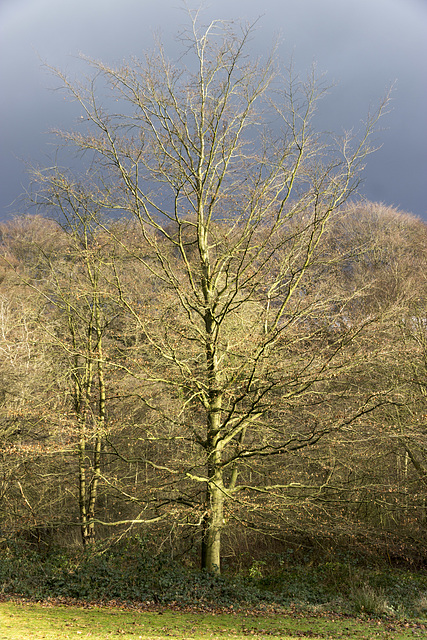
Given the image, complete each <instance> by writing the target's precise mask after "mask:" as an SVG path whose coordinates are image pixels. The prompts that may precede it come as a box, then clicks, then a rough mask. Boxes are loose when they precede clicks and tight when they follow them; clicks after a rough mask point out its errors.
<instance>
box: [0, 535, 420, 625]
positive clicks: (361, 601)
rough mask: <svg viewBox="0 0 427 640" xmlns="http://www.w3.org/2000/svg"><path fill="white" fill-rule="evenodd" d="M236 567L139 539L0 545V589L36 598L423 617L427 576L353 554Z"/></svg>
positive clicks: (278, 560) (0, 590)
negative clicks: (212, 568)
mask: <svg viewBox="0 0 427 640" xmlns="http://www.w3.org/2000/svg"><path fill="white" fill-rule="evenodd" d="M273 560H274V561H273V562H271V558H270V559H269V561H268V562H267V561H257V562H253V563H252V564H251V565H250V566H248V567H247V568H246V569H244V570H241V571H240V572H238V573H234V574H231V573H228V574H225V575H212V574H209V573H207V572H204V571H196V570H194V569H189V568H186V567H184V566H182V564H179V563H177V562H174V561H172V560H171V558H170V557H169V556H167V555H158V556H153V555H151V554H150V553H148V552H147V550H146V548H145V547H144V544H143V543H142V542H141V540H140V539H139V538H137V537H135V538H132V539H129V540H127V541H126V542H124V543H121V544H117V545H115V546H112V547H110V548H108V549H100V548H94V549H92V550H91V551H90V552H85V553H83V552H75V553H71V552H65V551H63V550H60V549H56V550H50V551H49V552H48V553H41V552H40V551H38V550H35V549H34V548H29V547H28V545H25V544H23V543H20V542H17V541H14V542H11V543H9V544H7V545H5V546H4V547H3V549H2V550H0V592H1V593H3V594H20V595H22V596H24V597H28V598H34V599H46V598H52V597H54V598H58V597H61V598H77V599H79V600H92V601H94V600H97V601H100V600H101V601H102V600H103V601H110V600H121V601H125V602H126V601H143V602H152V603H159V604H164V605H167V604H172V603H173V604H178V605H180V604H182V605H195V604H196V605H200V604H202V605H203V604H205V605H215V606H217V607H231V606H233V607H234V608H236V609H237V608H240V607H242V608H244V607H248V606H249V607H258V606H262V605H266V604H276V605H279V606H289V605H291V604H293V605H295V606H301V607H308V608H310V607H312V608H316V607H317V608H322V607H323V608H325V609H330V610H340V611H342V612H344V613H350V614H369V615H376V616H386V617H390V616H395V617H400V618H402V617H405V616H408V617H410V616H416V617H421V618H425V617H426V615H427V575H426V574H425V573H420V572H418V573H415V572H411V571H407V570H402V569H392V568H380V567H373V566H363V565H361V564H358V563H356V562H352V561H351V560H349V559H347V560H342V561H335V562H318V563H317V564H313V563H309V564H294V565H292V564H289V562H285V561H283V559H281V558H280V557H276V558H274V559H273Z"/></svg>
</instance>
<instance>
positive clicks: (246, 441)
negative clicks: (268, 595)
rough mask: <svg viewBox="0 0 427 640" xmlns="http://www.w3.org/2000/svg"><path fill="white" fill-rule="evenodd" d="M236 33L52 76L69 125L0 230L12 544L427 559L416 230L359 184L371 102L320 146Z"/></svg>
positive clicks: (302, 109) (420, 260) (307, 96)
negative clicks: (361, 118) (117, 543)
mask: <svg viewBox="0 0 427 640" xmlns="http://www.w3.org/2000/svg"><path fill="white" fill-rule="evenodd" d="M250 36H251V29H246V28H243V27H242V28H240V27H239V28H238V29H236V28H235V27H233V28H232V26H230V25H227V24H223V23H219V22H218V23H213V24H212V25H210V27H208V28H207V29H204V30H201V29H200V28H199V25H198V23H197V21H195V22H193V23H192V24H191V25H190V29H189V30H188V33H186V35H185V37H184V36H183V37H182V43H183V49H184V53H183V58H182V60H181V61H180V64H179V66H174V65H173V64H172V63H171V62H170V61H169V60H168V59H167V57H166V54H165V53H164V51H163V49H162V48H161V45H160V44H159V45H158V47H157V48H156V51H155V52H154V53H152V54H148V55H147V57H146V58H145V59H143V60H142V61H132V63H129V64H127V63H126V64H125V63H124V64H123V66H121V67H117V68H112V67H109V66H107V65H104V64H103V63H101V62H98V61H88V62H87V64H88V65H89V69H90V71H91V73H92V75H91V76H89V79H88V80H87V81H78V82H77V81H76V82H75V81H72V80H70V79H69V78H68V77H66V76H65V75H64V74H63V73H62V72H60V71H56V70H53V72H54V73H55V74H56V77H57V78H58V79H59V81H60V84H61V87H62V89H63V90H64V91H65V92H66V95H67V96H68V97H71V98H72V99H74V100H75V101H77V104H78V105H79V108H80V109H81V113H82V115H81V118H80V121H79V123H78V126H77V128H76V130H74V131H71V132H57V135H58V137H59V143H58V151H57V154H56V155H55V162H53V163H52V165H51V166H50V167H49V168H40V167H35V168H33V170H32V173H33V188H32V191H31V193H29V194H28V198H29V201H30V204H31V205H32V207H33V209H32V210H30V212H29V213H27V214H26V215H22V216H19V217H16V218H15V219H13V220H11V221H9V222H4V223H2V224H1V225H0V281H1V285H0V352H1V358H0V523H1V524H0V533H1V539H2V541H3V542H4V541H6V540H8V539H9V538H11V537H22V538H25V539H26V540H28V541H31V542H34V543H35V544H65V545H80V546H82V547H84V548H90V547H92V546H93V545H94V544H96V543H97V542H100V541H106V540H117V539H125V538H126V537H129V536H133V535H135V534H136V533H138V535H142V536H146V537H147V539H150V540H151V545H152V548H153V549H155V550H156V552H158V551H160V550H162V551H166V552H167V553H169V554H171V556H172V557H177V558H184V559H185V561H186V562H190V561H191V562H193V563H194V564H195V565H199V566H201V567H203V568H206V569H207V570H208V571H211V572H219V571H220V568H221V563H223V564H224V563H226V564H227V563H232V562H233V559H236V558H237V557H238V556H239V554H241V553H243V552H245V553H249V554H250V555H252V556H253V557H256V554H257V553H261V552H262V549H263V548H266V547H269V548H271V547H272V545H279V546H280V545H282V546H285V547H286V546H287V547H289V546H291V545H296V544H305V545H312V546H316V545H317V546H319V548H332V547H334V546H339V545H342V546H350V547H352V548H355V549H356V548H358V549H365V550H366V549H371V550H372V549H375V550H376V552H377V553H379V554H384V555H388V556H389V557H396V558H406V559H411V558H412V559H414V558H417V559H418V560H420V559H425V557H426V547H425V536H426V526H427V422H426V420H427V405H426V392H427V386H426V379H427V378H426V368H427V333H426V300H427V280H426V274H427V242H426V240H427V228H426V225H425V223H423V222H422V221H420V220H418V219H416V218H415V217H413V216H411V215H410V214H406V213H402V212H399V211H397V210H396V209H394V208H392V207H388V206H385V205H383V204H380V203H371V202H366V201H363V200H361V199H358V198H357V195H356V194H357V191H356V190H357V187H358V184H359V181H360V175H361V171H362V169H363V166H364V164H365V161H366V158H367V155H368V154H369V153H370V152H371V151H372V150H373V146H375V144H373V145H372V144H371V140H372V135H373V134H374V131H375V129H376V126H377V121H378V119H379V117H380V116H381V114H382V112H383V110H384V108H385V106H386V101H384V103H382V104H380V106H379V108H378V110H377V111H376V112H374V113H371V114H370V115H369V116H368V117H367V119H366V122H365V123H364V125H363V127H362V129H361V130H360V131H358V132H352V133H344V134H343V135H342V136H340V137H338V136H328V135H325V134H319V133H317V132H316V128H315V122H316V105H317V103H318V100H319V99H320V98H321V97H322V96H323V94H324V92H325V87H324V85H323V84H322V81H321V80H320V81H318V80H317V78H316V77H315V76H314V75H313V74H309V75H308V77H307V78H306V79H304V80H301V79H300V78H298V77H295V76H294V75H293V72H292V69H291V70H290V71H289V72H287V74H286V75H285V76H284V75H283V74H282V73H281V72H280V73H279V70H278V66H277V63H276V61H275V57H274V55H272V56H271V57H269V58H267V59H263V60H254V61H253V60H251V58H250V57H248V56H247V51H246V50H247V46H248V41H249V38H250ZM184 63H185V64H186V65H187V66H184ZM273 116H274V117H273ZM273 120H274V126H272V124H271V123H272V122H273ZM64 166H65V167H66V168H64Z"/></svg>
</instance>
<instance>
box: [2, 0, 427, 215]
mask: <svg viewBox="0 0 427 640" xmlns="http://www.w3.org/2000/svg"><path fill="white" fill-rule="evenodd" d="M189 4H190V6H198V4H197V5H196V4H195V3H194V2H189ZM202 15H203V21H204V22H207V21H209V20H210V19H212V18H222V19H241V20H245V21H246V20H249V21H251V22H252V21H253V20H255V19H256V18H257V17H259V16H260V15H262V16H263V17H262V19H261V20H260V22H259V23H258V26H257V30H256V33H255V38H254V40H253V41H252V45H251V46H252V47H253V53H254V55H259V54H261V53H263V52H264V53H265V52H267V51H268V49H269V47H270V46H271V43H272V41H273V40H274V38H275V37H276V36H277V35H279V36H280V41H281V44H280V47H279V54H280V57H281V59H282V60H283V61H284V64H286V63H287V62H288V61H289V57H290V55H293V58H294V63H295V67H296V68H297V69H298V70H299V71H301V72H304V71H305V70H306V69H308V68H309V67H310V66H311V65H312V63H313V62H316V63H317V67H318V69H319V70H320V71H325V72H327V79H328V82H330V83H336V86H335V87H334V88H333V89H332V90H331V92H330V94H329V96H328V97H327V99H326V101H324V102H323V103H322V107H321V112H320V116H319V121H320V126H321V128H322V129H325V130H333V131H335V132H337V133H340V132H341V131H342V129H343V128H347V129H348V128H351V127H352V126H354V127H355V128H356V129H357V128H358V127H359V126H360V122H361V120H362V119H363V118H364V117H365V115H366V113H367V112H368V110H369V108H370V107H371V106H372V105H375V104H376V103H378V101H379V100H380V99H381V97H382V96H383V95H384V94H385V92H386V90H387V88H388V87H389V86H390V85H391V84H392V83H393V82H395V83H396V84H395V90H394V93H393V103H392V111H391V112H390V113H389V114H388V115H387V116H386V117H385V118H384V120H383V122H382V131H380V132H379V134H378V135H377V139H376V141H377V142H378V143H379V144H381V145H382V148H381V149H380V150H379V151H378V152H377V153H376V154H375V155H374V156H372V157H371V158H370V160H369V162H368V165H367V168H366V172H365V179H364V183H363V185H362V187H361V192H362V194H363V195H365V196H366V197H367V198H369V199H370V200H375V201H382V202H384V203H386V204H390V205H394V206H396V207H398V208H400V209H401V210H404V211H409V212H412V213H414V214H416V215H418V216H420V217H422V218H424V219H425V220H427V198H426V186H427V72H426V69H427V62H426V61H427V0H263V1H260V0H257V1H255V0H211V2H209V3H208V2H206V3H205V9H204V11H203V14H202ZM185 24H186V14H185V10H184V9H183V3H182V2H180V0H0V29H1V33H0V81H1V95H0V115H1V120H0V122H1V125H0V135H1V147H0V169H1V171H0V189H1V191H0V219H5V218H7V217H10V216H11V215H13V214H14V213H15V212H17V211H19V210H22V204H21V203H20V202H19V201H18V200H16V199H17V197H18V196H19V195H20V193H21V192H22V191H23V189H25V187H26V186H27V184H28V179H27V177H26V172H25V171H26V170H25V163H26V162H32V163H41V164H47V163H48V162H49V156H52V154H53V149H54V147H53V143H54V139H53V137H52V136H50V135H48V131H49V130H50V129H51V128H53V127H59V128H64V129H69V128H73V126H74V123H75V121H76V118H77V117H78V112H77V110H76V109H77V108H76V105H73V104H71V103H69V102H67V101H64V97H63V95H62V94H61V93H60V92H55V91H51V90H50V89H51V88H52V87H53V86H55V83H54V81H53V79H52V77H50V76H49V75H48V74H47V73H46V71H45V69H44V68H43V67H42V63H41V61H46V62H47V63H49V64H51V65H53V66H57V67H60V68H62V69H63V70H66V71H68V72H69V73H70V74H71V75H73V74H83V73H84V72H85V69H84V66H82V63H81V61H79V60H78V58H77V56H78V54H79V53H83V54H86V55H88V56H89V57H94V58H97V59H102V60H104V61H106V62H111V63H114V62H120V61H121V60H122V59H123V58H127V57H129V56H137V57H138V56H141V55H142V53H143V52H144V51H145V50H147V49H150V48H151V46H152V36H151V34H152V32H153V31H160V32H161V34H162V39H163V41H164V42H165V44H166V48H167V51H168V53H169V55H170V57H174V55H176V54H177V51H178V47H177V45H176V43H175V41H174V36H175V35H176V33H177V32H178V31H179V30H180V28H181V27H182V26H183V25H185Z"/></svg>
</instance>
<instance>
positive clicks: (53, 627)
mask: <svg viewBox="0 0 427 640" xmlns="http://www.w3.org/2000/svg"><path fill="white" fill-rule="evenodd" d="M116 637H117V638H123V639H124V640H170V639H171V638H172V639H173V638H177V639H179V640H186V639H187V638H188V639H190V638H191V640H208V639H209V640H217V639H221V640H224V639H226V638H232V639H233V640H243V639H245V640H247V639H248V638H256V639H257V640H267V639H270V640H271V639H272V638H275V639H277V640H296V639H298V638H311V639H314V640H316V639H323V640H324V639H339V638H343V639H344V638H345V639H351V638H354V639H358V640H374V639H375V640H408V639H409V638H412V639H413V638H417V637H420V638H423V637H424V638H425V637H427V620H423V621H421V620H399V619H393V618H388V619H386V618H371V617H368V616H360V617H351V616H346V615H342V614H337V613H332V612H326V611H321V612H318V613H316V612H310V613H307V612H304V611H301V610H297V609H292V608H289V609H283V610H277V609H276V610H273V609H271V610H269V609H266V610H264V611H261V610H258V611H257V610H250V611H233V610H232V608H229V609H228V610H224V608H222V609H218V610H215V609H213V608H210V609H207V610H206V611H204V610H203V609H202V608H199V607H188V608H186V607H182V606H181V607H176V608H173V607H160V606H156V605H154V604H148V605H147V604H144V605H141V604H140V605H136V604H135V605H129V606H126V605H122V604H120V603H118V602H111V603H108V604H105V605H103V606H100V605H98V604H90V603H79V604H78V605H76V604H73V603H70V602H67V601H65V599H64V601H61V600H58V599H51V600H47V601H44V602H37V603H36V602H32V601H29V600H26V599H19V598H10V599H6V600H3V601H2V602H0V640H64V639H68V638H70V639H73V640H75V639H77V638H79V639H82V640H83V639H86V640H105V639H106V638H116Z"/></svg>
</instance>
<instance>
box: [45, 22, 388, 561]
mask: <svg viewBox="0 0 427 640" xmlns="http://www.w3.org/2000/svg"><path fill="white" fill-rule="evenodd" d="M251 33H252V29H251V27H237V29H236V28H234V27H233V25H229V24H227V23H224V22H221V21H214V22H212V23H211V24H210V25H209V26H208V27H206V28H203V29H202V28H201V27H199V22H198V19H197V16H195V17H194V19H192V21H191V26H190V29H189V30H188V32H187V33H186V34H185V36H184V37H183V40H182V42H183V50H184V53H183V57H182V58H181V60H180V64H181V66H175V65H173V64H172V63H171V62H170V61H169V60H168V59H167V57H166V54H165V52H164V50H163V48H162V46H161V45H160V44H158V46H157V48H156V51H155V52H154V53H152V54H150V55H147V56H146V58H145V59H144V60H143V61H142V62H140V61H133V62H132V63H131V64H124V65H123V66H122V67H119V68H112V67H109V66H107V65H104V64H103V63H101V62H94V61H89V64H90V65H91V66H92V68H93V69H94V78H93V80H92V81H90V82H89V83H88V84H86V85H83V84H79V83H76V84H74V83H72V82H70V81H69V80H68V79H67V78H66V77H65V76H64V75H63V74H61V73H60V72H57V73H58V76H59V78H60V79H61V81H62V83H63V85H64V87H65V88H66V90H67V91H68V92H69V93H70V94H71V95H72V96H73V97H74V98H75V99H76V100H77V101H78V102H79V103H80V105H81V107H82V109H83V111H82V114H83V121H86V123H87V130H86V131H82V132H80V133H79V132H77V133H76V132H72V133H61V134H60V135H61V136H62V138H63V140H64V141H65V143H66V144H68V145H71V146H75V147H76V148H77V149H78V150H79V151H84V152H85V153H86V154H88V155H87V156H86V157H87V158H88V159H89V162H88V169H87V172H86V173H85V175H84V176H82V177H81V178H79V179H78V180H77V181H78V184H79V190H76V189H75V185H76V178H73V177H71V176H70V175H69V174H67V173H65V172H63V171H61V170H60V168H59V167H56V168H55V169H54V170H47V171H46V172H38V174H37V180H38V182H39V183H40V184H41V192H40V196H39V202H40V203H41V204H43V202H50V201H51V200H50V195H49V194H50V193H51V189H52V188H57V185H58V184H60V185H61V189H62V190H63V194H64V197H65V198H66V197H67V195H66V194H67V193H68V192H69V191H70V190H71V189H72V190H73V193H74V194H75V197H76V202H77V204H78V202H79V200H80V202H81V203H82V204H83V202H84V206H85V207H87V208H90V209H91V210H93V211H100V212H102V213H103V215H104V216H108V215H111V214H112V215H117V214H124V215H127V216H133V217H134V218H135V220H137V222H138V224H139V226H140V232H141V235H142V238H143V243H144V251H138V249H137V248H135V247H134V248H131V249H128V250H129V251H130V253H131V255H132V256H133V258H134V259H136V260H138V261H139V262H140V264H141V265H143V267H144V269H145V270H146V271H147V272H149V273H151V279H152V285H153V287H155V288H156V290H157V291H158V292H159V294H158V296H157V302H154V303H153V304H154V306H151V308H150V309H148V310H147V308H144V305H143V304H142V302H141V300H142V299H143V297H144V295H145V292H144V291H140V292H139V294H138V295H139V300H138V299H136V298H135V295H134V292H133V293H132V294H131V293H130V292H127V291H126V288H125V286H124V284H123V283H124V280H123V276H121V275H120V273H117V277H116V286H117V290H118V292H119V294H118V295H119V298H120V300H121V301H122V304H123V305H125V306H126V308H127V311H128V312H129V313H130V314H133V316H134V317H135V318H136V319H137V321H138V322H139V325H140V331H141V333H142V334H143V336H144V341H145V342H144V345H145V346H144V348H145V353H146V356H147V357H144V358H140V359H139V361H140V362H141V364H137V363H134V364H133V365H132V367H131V366H130V365H128V366H129V371H130V370H131V369H133V373H134V374H135V376H136V379H137V380H138V384H139V395H140V397H141V398H142V399H143V400H144V402H145V405H146V409H147V412H146V414H145V417H144V425H145V426H144V427H143V428H144V433H145V435H146V436H147V434H149V433H150V432H153V431H154V426H155V425H160V424H161V433H162V434H163V435H162V437H163V441H166V440H167V439H169V440H168V441H169V442H170V443H171V444H170V445H169V446H170V447H172V443H175V447H176V446H179V447H180V448H181V449H182V450H181V453H180V455H175V458H174V457H173V456H172V458H171V459H170V461H169V462H168V464H165V465H164V468H163V472H167V474H168V475H169V477H170V479H171V481H170V486H169V496H165V502H167V501H168V500H169V504H171V503H172V502H175V503H178V502H179V503H180V504H181V505H184V506H185V505H186V506H187V508H188V511H187V521H188V522H189V523H190V524H192V525H197V526H200V527H201V528H202V530H203V551H202V556H203V558H202V564H203V566H204V567H206V568H208V569H209V570H212V571H214V570H218V571H219V567H220V556H221V532H222V531H223V528H224V523H225V519H226V514H225V511H224V510H225V508H226V505H228V506H227V509H231V510H232V509H233V505H238V504H240V505H244V503H245V501H247V504H248V505H249V508H252V507H251V506H250V503H251V499H250V498H249V496H250V495H257V496H261V495H263V496H267V498H266V499H267V500H268V499H270V498H269V497H268V496H275V499H276V498H277V499H279V497H280V495H281V494H282V493H283V491H285V489H286V486H287V485H286V483H285V484H284V483H282V482H281V481H280V480H277V479H275V480H274V482H269V481H268V479H267V480H266V481H265V478H264V480H262V474H260V473H259V472H256V473H255V470H254V471H251V464H252V463H251V461H254V463H255V461H256V460H258V462H260V461H263V460H266V459H267V458H269V457H272V456H273V457H274V458H276V459H279V458H280V456H284V455H286V454H287V453H288V452H291V451H296V450H299V449H304V448H306V447H309V446H310V445H313V444H314V443H316V442H318V441H319V439H320V438H321V437H322V436H323V435H324V434H325V433H328V432H330V431H331V430H333V429H339V428H340V427H342V426H343V425H345V424H348V423H349V421H351V420H352V419H354V417H355V416H358V415H360V414H361V413H362V412H365V411H369V410H371V408H372V406H373V405H374V404H375V399H373V398H370V397H369V394H368V396H366V397H364V398H363V399H358V401H357V402H355V403H354V405H353V406H352V410H351V413H350V414H349V415H348V416H345V417H344V416H342V414H341V413H340V411H339V410H338V407H339V400H340V396H341V395H342V393H343V390H342V388H341V390H337V387H336V386H335V387H333V385H332V382H333V380H334V379H335V378H336V377H337V375H339V372H340V371H341V370H342V369H343V368H344V367H345V368H347V370H348V367H349V366H350V355H351V351H352V348H351V346H350V347H349V345H351V344H352V340H353V338H354V337H355V336H357V335H358V334H359V332H360V331H361V330H362V328H363V327H362V326H358V327H355V326H351V327H341V329H342V330H341V331H334V330H332V329H333V327H334V326H335V324H334V323H336V322H338V320H337V318H338V316H339V314H340V312H341V307H342V305H344V304H345V301H342V300H341V301H339V300H337V299H336V297H335V296H334V295H333V294H332V293H328V292H326V291H325V287H320V292H321V293H317V292H316V288H317V287H318V282H317V281H316V277H318V276H319V274H320V275H321V274H322V268H321V267H322V264H324V261H325V255H324V253H323V252H322V250H321V247H322V238H323V236H324V233H325V229H326V228H327V225H328V223H329V220H330V219H331V218H332V217H333V216H334V213H335V212H336V211H337V210H338V209H339V208H340V207H341V206H342V205H343V204H344V203H345V202H346V200H347V199H348V198H349V196H350V195H351V194H352V193H353V192H354V190H355V188H356V187H357V184H358V181H359V173H360V170H361V168H362V167H363V162H364V159H365V157H366V155H367V153H369V152H370V150H371V149H370V147H369V145H368V138H369V137H370V135H371V134H372V132H373V131H374V129H375V125H376V123H377V120H378V118H379V117H380V115H381V113H382V111H383V110H384V107H385V102H384V103H382V104H381V105H380V107H379V109H378V111H377V112H376V113H374V114H372V115H371V116H369V118H368V119H367V121H366V124H365V127H364V129H363V131H362V132H361V134H360V136H359V137H353V136H351V135H349V134H345V135H344V136H343V137H342V138H340V139H338V138H337V139H328V138H327V137H325V136H323V135H321V134H318V133H316V132H315V131H314V129H313V116H314V114H315V108H316V105H317V103H318V100H319V99H320V98H321V97H322V95H323V94H324V92H325V87H324V85H323V84H322V82H318V81H317V79H316V77H315V75H314V74H311V75H309V76H308V78H307V80H305V81H302V80H300V79H299V78H297V77H295V76H294V75H293V72H292V70H291V71H290V72H289V73H288V75H287V76H286V77H283V76H282V74H281V73H279V72H278V71H277V70H276V63H275V61H274V56H270V57H268V58H266V59H265V60H262V59H260V60H256V61H251V60H250V58H248V55H247V50H248V44H249V40H250V37H251ZM186 59H188V61H189V66H188V67H187V68H186V67H185V66H184V61H185V60H186ZM102 87H103V88H105V87H108V88H109V89H110V90H111V92H112V93H111V95H112V96H113V99H114V100H115V101H116V102H117V104H118V105H120V106H121V107H122V111H120V112H115V111H112V110H109V107H108V105H109V104H110V105H111V104H114V105H115V104H116V102H111V101H110V100H108V101H107V103H106V106H102V104H101V103H100V102H99V101H98V97H97V91H98V89H99V90H101V88H102ZM270 122H274V128H273V129H271V128H269V123H270ZM101 227H103V228H104V229H105V231H108V232H109V233H114V226H111V227H110V226H109V225H103V224H102V223H101ZM115 239H116V242H117V243H118V244H119V245H120V242H121V240H120V237H119V236H118V235H117V234H116V236H115ZM122 245H123V247H124V248H126V247H125V243H122ZM147 247H148V248H149V250H150V251H149V254H148V253H147V251H146V248H147ZM329 259H330V258H327V260H329ZM340 305H341V306H340ZM341 315H342V314H341ZM362 324H363V323H362ZM142 353H144V351H142ZM153 354H155V357H154V356H153ZM353 355H354V354H353ZM333 388H335V391H333ZM165 396H167V397H169V398H170V400H169V402H165ZM359 400H360V402H359ZM326 402H328V403H329V406H330V407H334V408H335V410H334V411H332V410H330V411H329V413H328V415H329V418H328V419H327V420H324V419H323V418H322V406H323V405H324V404H325V403H326ZM167 425H168V426H167ZM159 429H160V427H159ZM159 433H160V432H157V435H158V434H159ZM165 433H166V434H168V436H167V438H166V436H165ZM157 435H156V437H157ZM153 437H154V436H153ZM180 443H185V447H184V446H182V447H181V444H180ZM165 470H166V471H165ZM252 473H254V474H255V475H256V481H251V477H252ZM261 484H262V486H260V485H261ZM285 485H286V486H285ZM166 498H168V500H166Z"/></svg>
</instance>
